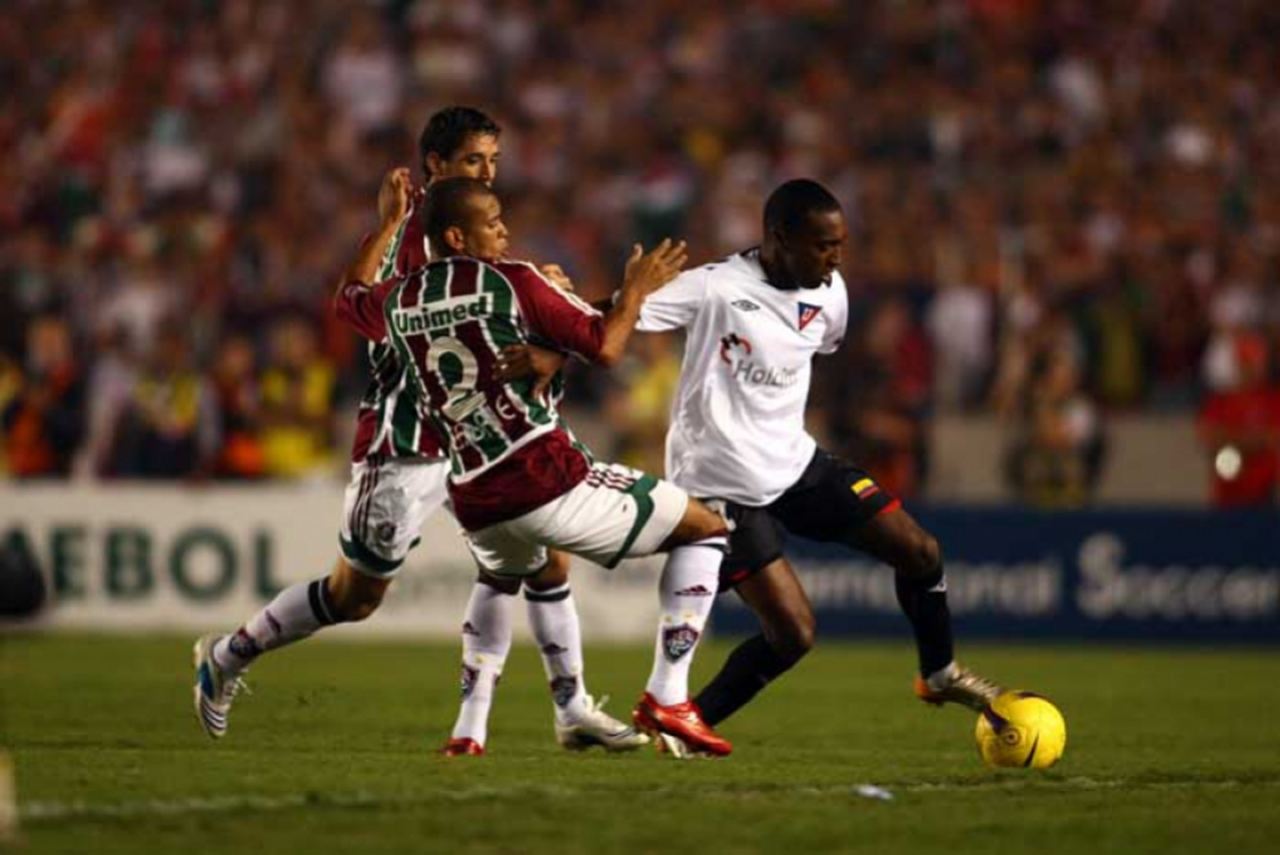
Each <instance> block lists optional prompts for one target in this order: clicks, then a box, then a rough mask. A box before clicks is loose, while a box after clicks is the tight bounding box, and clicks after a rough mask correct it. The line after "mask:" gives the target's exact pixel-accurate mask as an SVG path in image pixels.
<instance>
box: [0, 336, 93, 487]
mask: <svg viewBox="0 0 1280 855" xmlns="http://www.w3.org/2000/svg"><path fill="white" fill-rule="evenodd" d="M3 373H7V374H8V377H9V379H8V381H7V383H5V381H2V380H0V385H9V386H10V387H11V388H10V391H8V392H7V393H6V392H0V404H2V408H0V414H2V416H3V418H2V422H3V426H4V457H5V461H6V464H7V468H8V470H9V472H10V473H11V474H12V475H14V476H16V477H18V478H42V477H45V478H47V477H65V476H67V475H68V474H70V472H71V463H72V456H73V455H74V453H75V451H76V449H78V448H79V446H80V440H81V438H82V437H83V436H84V431H85V424H84V421H85V419H84V398H85V389H84V385H85V384H84V376H83V374H82V372H81V369H80V366H79V365H77V364H76V361H75V358H74V357H73V355H72V352H71V332H70V330H68V329H67V325H66V322H64V321H63V320H62V319H61V318H57V317H41V318H37V319H36V320H35V321H33V322H32V324H31V326H30V327H29V328H28V330H27V360H26V365H25V366H23V367H21V368H18V367H16V366H13V367H11V369H10V371H9V372H3Z"/></svg>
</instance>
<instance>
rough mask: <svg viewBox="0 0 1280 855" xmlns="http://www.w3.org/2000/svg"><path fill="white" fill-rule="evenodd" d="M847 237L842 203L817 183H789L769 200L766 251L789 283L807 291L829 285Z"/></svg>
mask: <svg viewBox="0 0 1280 855" xmlns="http://www.w3.org/2000/svg"><path fill="white" fill-rule="evenodd" d="M846 237H848V232H847V231H846V229H845V224H844V211H843V210H842V209H841V208H840V203H839V202H838V201H837V200H836V197H835V196H832V195H831V191H829V190H827V188H825V187H823V186H822V185H821V184H819V183H818V182H816V181H810V180H809V179H807V178H797V179H796V180H794V181H788V182H787V183H785V184H783V185H781V186H780V187H778V189H776V190H774V191H773V193H772V194H770V196H769V199H768V201H766V202H765V205H764V242H763V244H762V246H761V251H762V253H763V255H764V258H765V259H767V260H768V262H769V263H770V264H772V265H774V266H775V267H777V268H780V269H778V270H776V271H775V272H776V273H777V274H780V275H782V276H784V277H785V278H786V280H787V281H789V282H795V283H797V284H799V285H800V286H801V287H803V288H816V287H817V286H819V285H822V284H824V283H826V282H829V281H830V280H831V274H832V273H834V272H835V270H836V268H838V267H839V266H840V257H841V249H842V247H843V245H844V241H845V238H846Z"/></svg>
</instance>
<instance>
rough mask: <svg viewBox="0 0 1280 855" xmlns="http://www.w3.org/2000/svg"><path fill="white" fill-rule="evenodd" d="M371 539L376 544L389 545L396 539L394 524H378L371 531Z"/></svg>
mask: <svg viewBox="0 0 1280 855" xmlns="http://www.w3.org/2000/svg"><path fill="white" fill-rule="evenodd" d="M373 537H374V539H375V540H376V541H378V543H390V542H391V541H393V540H395V538H396V524H395V523H393V522H384V523H378V526H377V527H376V528H375V529H374V530H373Z"/></svg>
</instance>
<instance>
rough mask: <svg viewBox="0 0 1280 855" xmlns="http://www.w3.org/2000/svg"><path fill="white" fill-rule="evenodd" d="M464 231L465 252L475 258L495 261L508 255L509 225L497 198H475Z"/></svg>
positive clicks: (486, 196) (490, 196)
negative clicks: (503, 219)
mask: <svg viewBox="0 0 1280 855" xmlns="http://www.w3.org/2000/svg"><path fill="white" fill-rule="evenodd" d="M469 208H470V210H469V211H468V214H467V225H466V228H465V229H464V230H463V251H464V252H465V253H466V254H467V255H470V256H472V257H474V258H482V259H484V260H485V261H493V260H495V259H499V258H502V257H503V256H504V255H506V254H507V244H508V242H509V241H508V238H507V224H506V223H504V222H503V221H502V203H501V202H499V201H498V197H497V196H492V195H484V196H473V197H472V198H471V203H470V205H469Z"/></svg>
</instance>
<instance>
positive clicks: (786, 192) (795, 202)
mask: <svg viewBox="0 0 1280 855" xmlns="http://www.w3.org/2000/svg"><path fill="white" fill-rule="evenodd" d="M839 210H841V208H840V203H839V202H838V201H837V200H836V197H835V196H832V195H831V191H830V190H828V189H827V188H826V187H823V186H822V185H821V184H819V183H818V182H817V181H811V180H809V179H808V178H796V179H794V180H792V181H788V182H786V183H785V184H782V185H781V186H779V187H778V189H776V190H774V191H773V192H772V193H770V194H769V199H768V201H767V202H765V203H764V230H765V232H766V233H768V232H772V231H775V230H776V231H779V232H782V233H783V234H794V233H795V231H796V229H798V228H800V227H801V226H803V225H805V223H806V222H808V219H809V215H810V214H825V213H827V212H828V211H839Z"/></svg>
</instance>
